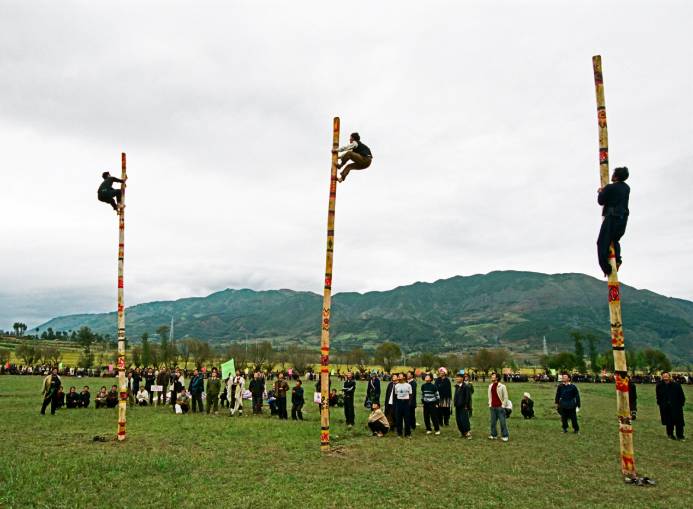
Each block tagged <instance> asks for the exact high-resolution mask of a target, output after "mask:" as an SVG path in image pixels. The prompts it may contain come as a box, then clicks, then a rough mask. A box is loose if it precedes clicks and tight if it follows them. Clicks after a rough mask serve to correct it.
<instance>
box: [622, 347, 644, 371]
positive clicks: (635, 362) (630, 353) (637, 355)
mask: <svg viewBox="0 0 693 509" xmlns="http://www.w3.org/2000/svg"><path fill="white" fill-rule="evenodd" d="M626 364H627V365H628V369H629V370H630V372H631V375H635V372H636V371H637V369H638V368H641V367H643V355H642V352H638V351H637V350H633V349H630V348H629V349H626Z"/></svg>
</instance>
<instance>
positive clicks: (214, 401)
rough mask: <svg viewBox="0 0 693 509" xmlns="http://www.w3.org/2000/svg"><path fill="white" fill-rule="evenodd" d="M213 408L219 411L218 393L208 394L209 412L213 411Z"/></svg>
mask: <svg viewBox="0 0 693 509" xmlns="http://www.w3.org/2000/svg"><path fill="white" fill-rule="evenodd" d="M212 408H213V409H214V412H215V413H216V412H218V411H219V395H218V394H207V413H209V412H211V411H212Z"/></svg>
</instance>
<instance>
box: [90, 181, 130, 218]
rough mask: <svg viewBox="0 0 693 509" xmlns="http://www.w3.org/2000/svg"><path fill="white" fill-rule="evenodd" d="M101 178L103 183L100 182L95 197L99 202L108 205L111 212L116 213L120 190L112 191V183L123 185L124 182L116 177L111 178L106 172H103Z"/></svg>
mask: <svg viewBox="0 0 693 509" xmlns="http://www.w3.org/2000/svg"><path fill="white" fill-rule="evenodd" d="M101 177H102V178H103V182H101V185H100V186H99V190H98V191H97V193H96V196H97V197H98V199H99V201H102V202H104V203H110V204H111V207H113V210H115V211H116V212H118V207H119V206H120V198H121V189H113V183H114V182H118V183H120V184H124V183H125V181H124V180H120V179H119V178H117V177H112V176H111V174H110V173H108V172H107V171H105V172H103V173H102V174H101ZM121 187H122V186H121ZM116 200H117V201H118V205H116Z"/></svg>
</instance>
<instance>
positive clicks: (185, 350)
mask: <svg viewBox="0 0 693 509" xmlns="http://www.w3.org/2000/svg"><path fill="white" fill-rule="evenodd" d="M159 328H161V327H159ZM194 341H195V340H194V339H184V340H183V341H179V342H178V346H179V352H180V356H181V357H182V358H183V362H184V363H185V369H188V362H190V356H191V355H192V351H193V349H194V348H195V346H194ZM167 348H168V345H167Z"/></svg>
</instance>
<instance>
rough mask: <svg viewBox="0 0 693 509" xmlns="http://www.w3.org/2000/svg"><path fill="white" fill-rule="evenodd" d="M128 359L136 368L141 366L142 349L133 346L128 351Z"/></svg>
mask: <svg viewBox="0 0 693 509" xmlns="http://www.w3.org/2000/svg"><path fill="white" fill-rule="evenodd" d="M130 359H131V361H132V364H134V366H135V367H136V368H139V367H140V366H141V365H142V347H141V346H135V347H132V348H131V349H130Z"/></svg>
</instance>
